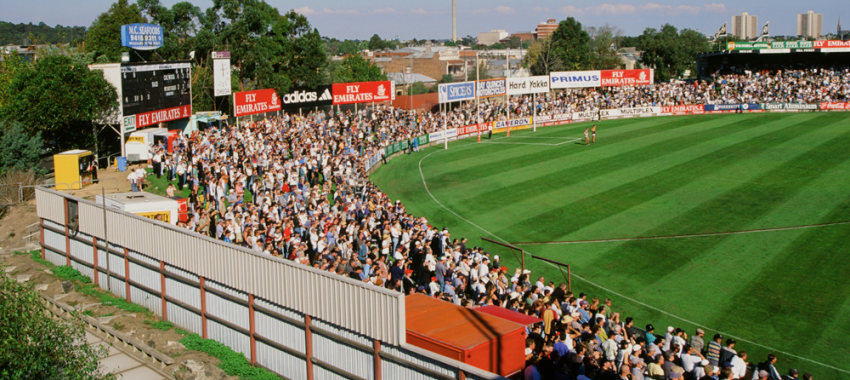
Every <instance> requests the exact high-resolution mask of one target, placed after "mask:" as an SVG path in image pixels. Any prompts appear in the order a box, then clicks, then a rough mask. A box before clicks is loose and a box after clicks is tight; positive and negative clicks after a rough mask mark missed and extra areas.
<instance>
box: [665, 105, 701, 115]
mask: <svg viewBox="0 0 850 380" xmlns="http://www.w3.org/2000/svg"><path fill="white" fill-rule="evenodd" d="M661 113H664V114H672V115H689V114H690V115H699V114H703V113H705V108H703V106H698V105H688V106H665V107H661Z"/></svg>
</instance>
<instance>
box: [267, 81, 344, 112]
mask: <svg viewBox="0 0 850 380" xmlns="http://www.w3.org/2000/svg"><path fill="white" fill-rule="evenodd" d="M332 89H333V87H331V86H318V87H316V88H307V87H295V88H291V89H289V92H288V93H286V94H284V95H283V96H281V97H280V100H281V101H282V102H283V108H286V109H295V108H313V107H322V106H329V105H332V104H333V102H334V97H333V95H332V94H333V93H332V92H331V90H332Z"/></svg>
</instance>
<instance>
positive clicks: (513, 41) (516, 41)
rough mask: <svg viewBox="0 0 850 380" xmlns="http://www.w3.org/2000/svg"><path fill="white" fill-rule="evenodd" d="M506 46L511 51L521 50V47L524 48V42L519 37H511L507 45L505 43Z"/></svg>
mask: <svg viewBox="0 0 850 380" xmlns="http://www.w3.org/2000/svg"><path fill="white" fill-rule="evenodd" d="M505 46H506V47H509V48H511V49H519V48H520V47H522V40H521V39H520V38H519V37H517V36H511V37H510V38H508V41H507V43H505Z"/></svg>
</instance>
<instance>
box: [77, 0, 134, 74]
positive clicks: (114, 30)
mask: <svg viewBox="0 0 850 380" xmlns="http://www.w3.org/2000/svg"><path fill="white" fill-rule="evenodd" d="M140 22H146V20H145V18H144V17H142V13H141V11H140V10H139V7H138V6H137V5H136V4H132V5H131V4H129V3H127V0H118V2H116V3H114V4H112V6H111V7H110V8H109V11H108V12H106V13H101V15H100V16H98V17H97V19H95V20H94V22H93V23H92V25H91V27H89V30H88V33H86V49H88V51H91V52H94V53H95V57H97V60H98V62H120V61H121V53H122V52H129V51H130V49H129V48H126V47H123V46H121V25H127V24H135V23H140Z"/></svg>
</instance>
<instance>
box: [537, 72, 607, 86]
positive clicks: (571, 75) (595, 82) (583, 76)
mask: <svg viewBox="0 0 850 380" xmlns="http://www.w3.org/2000/svg"><path fill="white" fill-rule="evenodd" d="M549 78H550V80H551V81H552V88H585V87H601V86H602V72H601V71H598V70H597V71H558V72H553V73H550V74H549Z"/></svg>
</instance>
